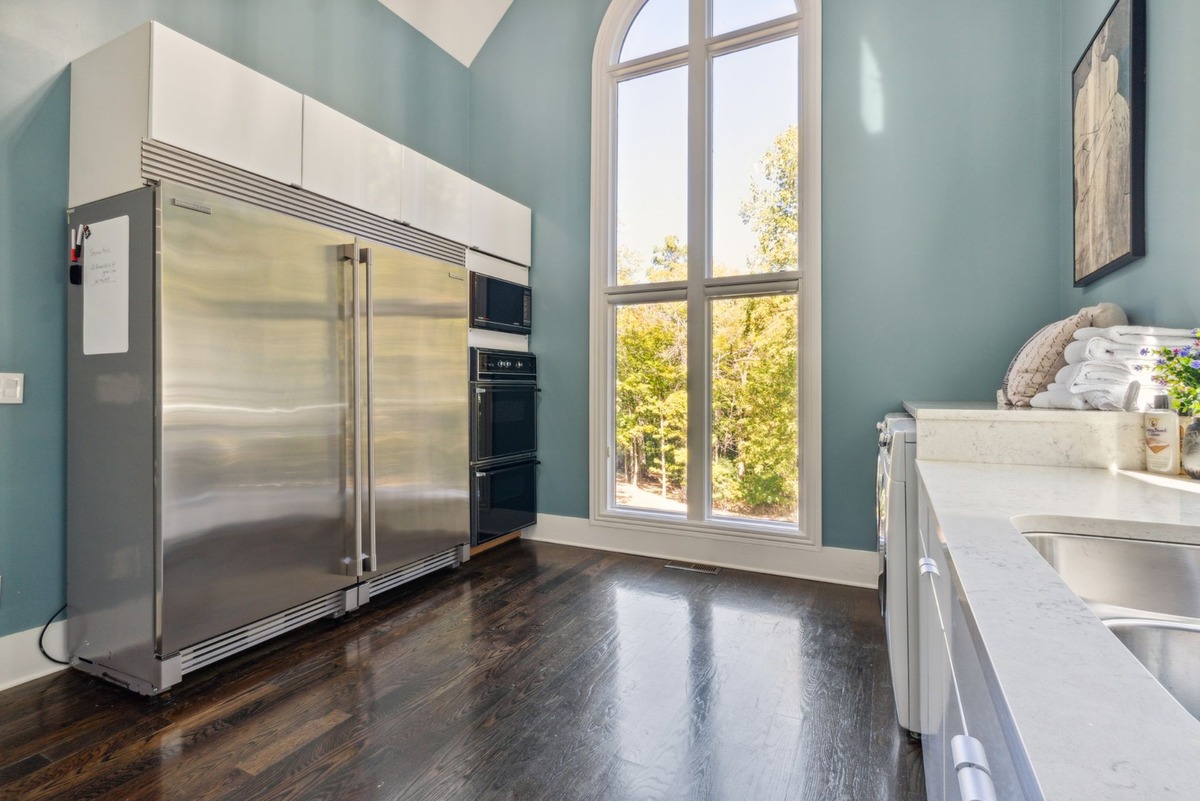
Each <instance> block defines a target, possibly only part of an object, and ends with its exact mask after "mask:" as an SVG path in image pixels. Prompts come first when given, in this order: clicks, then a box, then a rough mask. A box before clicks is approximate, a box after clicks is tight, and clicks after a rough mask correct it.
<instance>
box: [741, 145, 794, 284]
mask: <svg viewBox="0 0 1200 801" xmlns="http://www.w3.org/2000/svg"><path fill="white" fill-rule="evenodd" d="M799 148H800V132H799V129H798V128H797V127H796V126H795V125H790V126H788V128H787V130H785V131H784V132H783V133H781V134H779V135H778V136H776V137H775V141H774V142H773V143H772V144H771V147H770V148H769V149H768V150H767V152H766V153H765V154H764V155H763V172H764V174H765V177H766V183H765V184H758V183H754V184H752V185H751V187H750V199H749V200H746V201H743V202H742V206H741V210H740V212H739V214H740V216H741V218H742V222H744V223H745V224H747V225H749V226H750V228H751V230H753V231H754V233H755V234H756V235H757V236H758V242H757V248H756V250H757V252H756V253H755V255H754V256H753V259H752V264H751V266H752V267H753V268H754V272H772V273H777V272H782V271H784V270H795V269H796V265H797V264H798V254H799V240H800V237H799V228H798V226H797V220H798V219H799V217H798V214H799V210H800V201H799V195H798V193H797V188H798V184H797V176H798V174H799V172H798V171H799V161H798V157H797V154H798V153H799V152H800V150H799Z"/></svg>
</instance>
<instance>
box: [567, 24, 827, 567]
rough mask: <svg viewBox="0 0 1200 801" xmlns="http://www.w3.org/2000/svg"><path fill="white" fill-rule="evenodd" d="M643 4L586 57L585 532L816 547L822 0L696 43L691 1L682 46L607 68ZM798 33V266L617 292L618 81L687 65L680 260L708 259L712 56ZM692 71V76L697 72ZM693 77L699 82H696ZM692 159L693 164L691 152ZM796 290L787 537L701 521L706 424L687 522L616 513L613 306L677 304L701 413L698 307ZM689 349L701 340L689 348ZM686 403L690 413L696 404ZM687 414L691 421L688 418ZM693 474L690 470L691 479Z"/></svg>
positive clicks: (699, 33) (704, 314) (696, 452)
mask: <svg viewBox="0 0 1200 801" xmlns="http://www.w3.org/2000/svg"><path fill="white" fill-rule="evenodd" d="M645 2H646V0H613V2H612V4H611V5H610V6H609V9H608V12H607V14H606V15H605V17H604V20H603V22H602V23H601V25H600V30H599V33H598V35H597V37H596V47H595V50H594V53H593V59H592V176H591V177H592V221H591V222H592V226H591V348H590V382H591V388H592V391H591V393H590V409H589V416H590V428H591V432H590V437H589V465H590V468H591V469H590V484H591V487H590V492H589V507H590V516H591V520H592V522H593V523H599V524H603V525H606V526H619V527H629V528H640V529H646V528H651V529H653V530H656V531H662V532H665V533H675V534H685V535H692V536H701V537H706V538H722V539H724V538H730V537H733V538H749V539H758V540H766V541H770V542H776V543H787V544H794V545H799V546H802V547H804V546H808V547H813V548H819V547H820V546H821V339H820V336H821V0H800V2H799V7H800V13H798V14H795V15H792V16H789V17H784V18H782V19H780V20H775V21H772V22H769V23H765V24H760V25H755V26H751V27H749V28H745V29H743V30H740V31H735V32H733V33H730V34H722V35H721V36H718V37H706V36H705V33H706V31H705V25H706V22H705V17H706V16H708V15H709V14H710V12H709V6H708V4H709V3H710V2H711V0H690V3H691V7H690V14H689V19H690V23H689V24H690V26H691V28H692V30H691V35H690V37H689V39H690V41H689V43H688V44H687V45H685V46H681V47H678V48H675V49H673V50H668V51H664V52H661V53H655V54H653V55H650V56H646V57H644V58H639V59H635V60H631V61H629V62H627V63H625V64H618V63H617V61H618V58H619V54H620V50H621V45H622V43H623V41H624V38H625V35H626V33H627V32H628V30H629V27H630V25H631V24H632V23H633V20H634V18H635V17H636V16H637V14H638V12H639V11H640V10H641V8H642V6H643V5H644V4H645ZM790 36H797V40H798V46H799V51H800V64H799V70H800V72H799V75H800V80H799V93H800V97H799V106H798V108H799V112H800V123H799V125H800V142H801V145H800V147H801V150H800V154H799V163H800V186H799V187H798V191H799V207H800V211H799V214H800V253H799V259H800V269H799V270H798V271H795V272H787V273H767V274H754V275H746V276H728V277H724V278H711V277H708V278H705V277H701V276H700V275H698V271H697V270H694V269H691V267H690V266H689V271H688V276H689V277H688V279H687V280H686V281H675V282H670V283H660V284H654V285H645V284H642V285H637V286H618V285H617V284H616V280H615V264H616V258H615V254H616V172H615V170H614V166H615V164H616V143H617V136H616V132H617V84H618V82H619V81H620V80H623V79H628V78H631V77H637V76H640V75H644V74H651V73H654V72H659V71H661V70H663V69H668V68H670V67H677V66H683V65H685V64H686V65H688V121H689V124H688V162H687V163H688V167H687V169H688V187H689V188H688V230H687V242H688V259H689V265H690V264H691V263H692V262H693V260H695V259H698V260H700V261H702V262H705V263H706V262H707V260H708V247H709V243H710V242H711V233H710V232H709V231H708V217H709V212H708V209H709V208H710V194H709V193H710V191H711V190H710V186H711V176H710V175H709V171H710V159H709V158H708V152H709V149H710V139H711V103H712V90H711V70H710V65H711V59H712V57H713V56H715V55H719V54H723V53H729V52H734V51H737V50H741V49H746V48H748V47H752V46H755V45H758V44H765V43H767V42H769V41H772V40H777V39H783V38H787V37H790ZM697 67H699V68H700V69H699V70H698V69H697ZM698 73H701V74H699V75H698ZM697 154H699V155H697ZM767 293H771V294H778V293H788V294H791V293H795V294H796V297H797V299H798V303H797V306H798V309H799V314H800V321H799V322H800V324H799V325H798V326H797V334H798V339H799V342H798V343H797V344H798V350H797V354H798V358H799V361H800V364H799V369H798V371H797V374H798V376H797V381H798V384H799V386H798V387H797V398H798V399H799V410H798V411H799V420H800V427H799V428H800V442H799V443H798V445H799V454H800V465H799V475H800V496H799V500H800V520H799V521H798V524H797V525H796V526H795V528H792V527H790V526H786V525H781V524H778V523H766V522H759V521H754V520H748V519H736V520H735V519H729V518H720V519H706V517H705V513H706V511H707V509H708V506H709V493H710V491H711V481H710V470H711V465H709V464H708V463H709V461H710V460H709V457H708V454H709V453H710V451H711V442H710V440H711V436H710V428H711V422H710V420H709V419H707V415H705V420H704V423H703V425H700V426H691V425H689V428H688V433H687V444H688V454H689V459H688V513H687V516H686V519H684V518H682V517H680V516H679V515H678V514H666V513H657V512H653V511H648V510H644V509H633V508H629V507H618V506H616V504H615V499H614V498H613V493H612V487H613V484H612V476H613V469H612V467H613V461H612V454H611V437H612V435H613V430H614V428H613V427H614V424H615V422H614V421H615V410H614V396H615V392H614V391H613V387H614V386H615V380H616V376H615V375H614V367H615V358H614V353H615V342H616V339H615V326H614V320H615V312H614V310H615V308H616V307H618V306H620V305H622V304H624V303H634V302H647V301H665V300H686V301H687V302H688V363H687V372H688V406H689V410H691V409H696V408H706V409H707V408H709V396H710V394H711V392H710V386H709V385H710V375H709V374H710V362H711V358H710V353H709V351H710V348H711V341H710V337H709V331H708V327H709V314H708V307H709V301H710V300H712V299H713V298H716V297H738V296H745V295H751V294H767ZM695 343H704V346H703V347H696V346H695ZM695 404H701V406H696V405H695ZM689 417H691V412H690V411H689ZM697 467H698V468H699V469H698V470H697ZM698 478H702V479H703V480H702V481H700V480H697V479H698Z"/></svg>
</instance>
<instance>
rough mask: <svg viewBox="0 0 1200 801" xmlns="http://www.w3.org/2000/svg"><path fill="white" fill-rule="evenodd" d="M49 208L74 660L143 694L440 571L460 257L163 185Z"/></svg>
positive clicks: (456, 488)
mask: <svg viewBox="0 0 1200 801" xmlns="http://www.w3.org/2000/svg"><path fill="white" fill-rule="evenodd" d="M70 224H71V230H72V232H74V233H75V234H76V236H77V238H78V240H79V242H80V243H81V244H80V245H79V249H78V251H77V254H78V256H79V261H80V264H79V265H78V267H77V268H75V269H73V272H72V281H71V285H70V286H69V287H68V464H67V473H68V476H67V478H68V501H67V527H68V584H67V594H68V609H69V611H68V637H69V644H70V648H71V653H72V663H73V664H74V665H75V666H76V667H79V668H81V669H83V670H86V671H89V672H92V673H95V674H98V675H101V676H104V677H105V678H108V679H109V680H112V681H115V682H117V683H119V684H124V685H127V686H129V687H131V688H132V689H135V690H138V691H139V692H144V693H156V692H160V691H161V690H163V689H165V688H167V687H169V686H171V685H172V684H174V683H176V682H178V681H179V680H180V679H181V677H182V676H183V675H184V674H185V673H187V672H190V671H191V670H194V669H197V668H198V667H202V666H203V665H205V664H208V663H210V662H212V661H215V660H216V659H219V658H221V657H223V656H225V655H227V654H229V653H233V652H235V651H238V650H241V649H243V648H246V647H249V646H251V645H253V644H256V643H257V642H261V641H262V640H265V639H267V638H269V637H271V636H274V635H275V634H278V633H281V632H282V631H286V630H288V629H290V628H294V627H296V626H298V625H301V624H303V623H305V622H308V621H310V620H312V619H315V618H317V617H322V616H328V615H337V614H341V613H343V612H345V611H347V610H350V609H354V608H356V607H357V606H358V605H359V604H361V603H362V602H364V601H365V600H367V599H369V597H370V595H371V594H372V593H374V592H376V591H381V590H382V589H386V588H390V587H391V586H395V585H396V584H399V583H402V582H403V581H405V580H408V579H410V578H413V577H415V576H417V575H422V574H424V573H427V572H429V571H431V570H435V569H438V568H440V567H444V566H451V565H456V564H458V561H459V560H460V559H461V558H462V554H463V553H464V552H465V547H464V543H466V542H467V541H468V538H469V491H468V486H467V475H468V473H467V440H468V435H467V407H466V404H467V399H466V395H465V393H464V392H463V391H462V387H464V386H465V385H466V381H467V361H466V352H467V348H466V330H467V324H466V315H467V294H466V286H465V277H466V274H465V270H464V268H462V267H461V266H458V265H454V264H450V263H447V262H443V261H440V260H437V259H433V258H429V257H426V256H420V255H416V254H412V253H408V252H406V251H402V250H398V249H396V248H391V247H387V246H381V245H377V244H371V243H368V242H365V241H362V240H358V239H356V238H355V237H354V236H352V235H348V234H345V233H341V232H339V231H336V230H334V229H332V228H326V227H322V226H319V225H314V224H312V223H308V222H304V221H300V220H297V219H295V218H293V217H290V216H287V215H284V214H280V213H277V212H274V211H268V210H266V209H262V208H259V207H257V206H254V205H251V204H249V203H245V202H242V201H238V200H233V199H229V198H225V197H222V196H219V195H215V194H212V193H208V192H205V191H202V190H199V189H195V188H192V187H188V186H183V185H179V184H172V183H167V182H164V183H163V184H162V185H161V186H157V187H147V188H145V189H141V190H137V191H135V192H130V193H127V194H124V195H120V196H117V197H114V198H110V199H107V200H102V201H98V202H96V203H91V204H88V205H86V206H82V207H80V208H78V209H76V210H74V211H73V212H72V214H71V217H70ZM77 282H78V283H77Z"/></svg>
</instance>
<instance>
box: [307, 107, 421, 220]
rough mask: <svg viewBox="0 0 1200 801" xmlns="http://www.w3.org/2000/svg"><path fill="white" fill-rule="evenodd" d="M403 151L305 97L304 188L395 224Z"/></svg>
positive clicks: (374, 133) (359, 124)
mask: <svg viewBox="0 0 1200 801" xmlns="http://www.w3.org/2000/svg"><path fill="white" fill-rule="evenodd" d="M407 150H408V148H406V147H404V146H403V145H401V144H399V143H398V142H393V141H392V140H391V139H388V138H387V137H386V136H384V135H383V134H381V133H379V132H378V131H373V130H371V129H370V128H368V127H367V126H365V125H363V124H362V123H360V122H357V121H356V120H353V119H351V118H350V117H347V116H346V115H345V114H342V113H340V112H337V111H334V110H333V109H331V108H330V107H329V106H326V105H324V104H323V103H318V102H317V101H316V100H313V99H312V98H311V97H306V98H304V172H303V178H302V180H301V184H302V185H303V186H304V188H305V189H308V190H311V191H313V192H316V193H317V194H319V195H324V196H325V197H329V198H333V199H334V200H340V201H342V202H343V203H347V204H349V205H351V206H354V207H355V208H359V209H365V210H366V211H369V212H371V213H372V214H378V215H379V216H380V217H385V218H387V219H389V220H398V219H400V213H401V194H402V193H401V183H402V175H403V170H404V155H405V152H406V151H407Z"/></svg>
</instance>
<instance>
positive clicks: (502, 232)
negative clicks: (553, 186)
mask: <svg viewBox="0 0 1200 801" xmlns="http://www.w3.org/2000/svg"><path fill="white" fill-rule="evenodd" d="M532 218H533V215H532V213H531V212H530V210H529V209H528V208H527V207H525V206H522V205H521V204H520V203H518V202H517V201H515V200H512V199H510V198H507V197H505V196H504V195H502V194H500V193H499V192H496V191H494V190H491V189H488V188H487V187H486V186H483V185H482V184H479V183H476V182H474V181H472V182H471V239H470V241H469V242H468V243H467V244H469V245H470V246H471V247H472V248H475V249H476V250H482V251H483V252H484V253H490V254H492V255H493V256H499V257H500V258H502V259H508V260H509V261H515V262H516V263H517V264H524V265H526V266H528V265H529V264H530V262H531V260H532V259H531V257H532V251H533V245H532Z"/></svg>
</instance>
